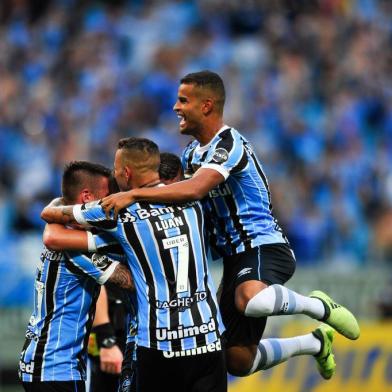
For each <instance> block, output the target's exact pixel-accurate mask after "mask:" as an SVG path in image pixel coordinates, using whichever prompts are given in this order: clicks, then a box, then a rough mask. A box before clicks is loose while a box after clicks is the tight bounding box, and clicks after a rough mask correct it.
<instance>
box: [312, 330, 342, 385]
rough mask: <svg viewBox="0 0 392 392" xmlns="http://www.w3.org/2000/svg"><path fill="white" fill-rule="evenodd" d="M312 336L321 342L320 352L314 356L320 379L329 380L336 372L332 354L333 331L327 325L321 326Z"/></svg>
mask: <svg viewBox="0 0 392 392" xmlns="http://www.w3.org/2000/svg"><path fill="white" fill-rule="evenodd" d="M312 334H313V336H314V337H315V338H317V339H318V340H320V342H321V349H320V352H319V353H318V354H316V355H314V358H315V359H316V361H317V369H318V371H319V373H320V374H321V377H323V378H325V379H326V380H329V379H330V378H331V377H332V376H333V375H334V374H335V371H336V363H335V357H334V355H333V353H332V341H333V334H334V329H333V328H331V327H330V326H328V325H325V324H321V325H319V327H318V328H316V329H315V330H314V331H313V332H312Z"/></svg>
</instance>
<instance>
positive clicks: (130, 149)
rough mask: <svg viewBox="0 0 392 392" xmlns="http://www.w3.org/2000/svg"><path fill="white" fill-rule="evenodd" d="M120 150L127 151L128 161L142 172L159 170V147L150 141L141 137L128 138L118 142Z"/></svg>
mask: <svg viewBox="0 0 392 392" xmlns="http://www.w3.org/2000/svg"><path fill="white" fill-rule="evenodd" d="M117 147H118V149H119V150H126V152H127V153H128V154H127V155H126V159H128V160H129V161H131V162H132V165H133V166H134V167H135V168H136V169H137V170H140V171H143V170H153V171H158V168H159V162H160V158H159V147H158V145H157V144H156V143H154V142H153V141H152V140H150V139H145V138H141V137H128V138H124V139H121V140H120V141H119V142H118V146H117Z"/></svg>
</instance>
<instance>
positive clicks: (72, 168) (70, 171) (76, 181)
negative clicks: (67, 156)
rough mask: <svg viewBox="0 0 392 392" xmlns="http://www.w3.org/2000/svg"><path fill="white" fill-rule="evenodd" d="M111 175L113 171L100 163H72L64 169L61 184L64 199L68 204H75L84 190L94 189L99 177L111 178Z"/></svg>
mask: <svg viewBox="0 0 392 392" xmlns="http://www.w3.org/2000/svg"><path fill="white" fill-rule="evenodd" d="M110 175H111V170H110V169H108V168H107V167H105V166H103V165H100V164H99V163H93V162H87V161H72V162H70V163H68V164H67V165H65V167H64V172H63V178H62V182H61V192H62V194H63V198H64V199H65V201H66V202H68V203H72V202H75V200H76V199H77V197H78V193H79V192H80V191H81V190H82V188H84V187H88V188H94V183H95V181H94V180H96V179H97V177H106V178H109V177H110ZM91 180H93V181H91Z"/></svg>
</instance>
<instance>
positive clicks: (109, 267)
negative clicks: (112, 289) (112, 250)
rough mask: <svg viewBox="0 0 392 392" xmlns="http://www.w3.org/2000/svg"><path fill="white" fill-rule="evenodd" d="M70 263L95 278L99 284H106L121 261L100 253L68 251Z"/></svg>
mask: <svg viewBox="0 0 392 392" xmlns="http://www.w3.org/2000/svg"><path fill="white" fill-rule="evenodd" d="M66 255H67V256H68V261H69V263H71V264H72V266H73V267H76V268H77V269H78V270H80V271H81V272H82V273H84V274H86V275H88V276H90V277H91V278H93V279H94V280H95V281H96V282H97V283H98V284H101V285H102V284H105V283H106V281H107V280H108V279H109V278H110V276H111V275H112V274H113V272H114V270H115V269H116V267H117V265H118V264H119V261H117V260H114V259H113V258H112V257H109V256H108V255H103V254H99V253H93V254H91V253H77V252H66Z"/></svg>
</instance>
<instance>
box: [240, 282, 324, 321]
mask: <svg viewBox="0 0 392 392" xmlns="http://www.w3.org/2000/svg"><path fill="white" fill-rule="evenodd" d="M299 313H301V314H306V315H308V316H310V317H312V318H315V319H317V320H321V319H322V318H323V317H324V315H325V308H324V304H323V303H322V302H321V301H320V300H319V299H317V298H310V297H305V296H303V295H301V294H298V293H296V292H295V291H293V290H290V289H288V288H287V287H284V286H282V285H280V284H274V285H272V286H269V287H267V288H266V289H263V290H261V291H260V292H258V293H257V294H256V295H255V296H254V297H253V298H252V299H250V300H249V302H248V304H247V305H246V308H245V315H246V316H249V317H262V316H272V315H277V314H281V315H282V314H299Z"/></svg>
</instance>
